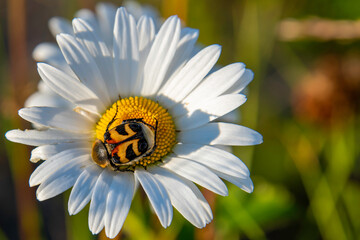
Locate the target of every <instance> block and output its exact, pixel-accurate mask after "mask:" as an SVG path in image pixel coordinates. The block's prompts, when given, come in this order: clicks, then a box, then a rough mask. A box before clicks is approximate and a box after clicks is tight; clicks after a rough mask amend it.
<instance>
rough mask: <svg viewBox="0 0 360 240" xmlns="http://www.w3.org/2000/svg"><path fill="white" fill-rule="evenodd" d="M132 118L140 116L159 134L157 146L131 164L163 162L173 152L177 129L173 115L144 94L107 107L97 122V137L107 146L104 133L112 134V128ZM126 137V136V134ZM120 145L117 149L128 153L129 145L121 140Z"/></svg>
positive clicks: (155, 133)
mask: <svg viewBox="0 0 360 240" xmlns="http://www.w3.org/2000/svg"><path fill="white" fill-rule="evenodd" d="M129 119H137V120H139V119H141V120H140V121H141V122H142V123H143V124H145V125H146V126H150V128H149V129H151V131H152V132H153V135H154V136H156V139H155V145H154V146H155V148H154V150H153V151H152V152H151V154H150V155H148V156H146V155H144V156H143V157H140V158H137V160H136V161H134V163H133V164H132V165H135V166H136V165H141V166H144V167H145V166H147V165H149V164H153V163H156V162H158V161H161V160H162V159H163V158H164V157H165V156H166V155H167V154H169V153H170V152H171V149H172V147H173V146H174V145H175V142H176V131H175V125H174V122H173V120H172V118H171V116H170V114H169V113H168V111H167V110H166V109H165V108H163V107H162V106H160V105H159V104H158V103H156V102H154V101H152V100H150V99H147V98H143V97H129V98H124V99H121V100H118V101H117V102H115V103H114V104H113V105H112V106H111V107H110V108H109V109H108V110H106V112H105V113H104V114H103V115H102V117H101V119H100V120H99V121H98V123H97V125H96V138H97V139H99V140H101V141H102V142H103V143H105V145H106V139H104V134H105V133H107V134H109V131H110V133H111V130H112V129H115V128H116V127H118V126H119V125H121V124H124V123H126V120H129ZM124 121H125V122H124ZM111 122H112V123H111ZM109 124H110V125H109ZM124 129H125V131H129V132H131V129H130V128H126V126H125V128H124ZM116 134H117V133H116ZM130 135H131V134H130ZM130 135H129V137H130ZM124 136H125V137H126V136H127V135H124ZM121 137H123V136H121ZM104 141H105V142H104ZM135 142H136V141H135ZM135 142H134V144H135ZM122 145H123V147H122ZM118 146H119V148H117V150H116V151H123V154H125V151H126V147H128V146H129V144H128V143H127V144H121V143H120V144H119V145H118ZM108 149H109V148H108ZM108 151H109V150H108ZM135 152H136V153H137V155H139V156H141V155H140V154H139V152H138V151H137V150H135ZM109 154H111V153H109ZM120 154H121V153H119V155H120ZM124 156H125V155H124ZM109 161H110V159H109ZM130 162H131V161H129V163H130ZM135 166H132V169H134V167H135ZM132 169H130V170H132Z"/></svg>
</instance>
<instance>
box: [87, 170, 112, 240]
mask: <svg viewBox="0 0 360 240" xmlns="http://www.w3.org/2000/svg"><path fill="white" fill-rule="evenodd" d="M113 178H114V174H113V173H111V172H109V170H108V169H104V170H103V171H102V173H101V175H100V177H99V178H98V180H97V181H96V184H95V188H94V190H93V194H92V196H91V202H90V210H89V229H90V231H91V232H92V233H93V234H98V233H99V232H100V231H101V229H102V228H103V227H104V216H105V209H106V199H107V198H108V194H109V189H110V185H111V183H112V181H113Z"/></svg>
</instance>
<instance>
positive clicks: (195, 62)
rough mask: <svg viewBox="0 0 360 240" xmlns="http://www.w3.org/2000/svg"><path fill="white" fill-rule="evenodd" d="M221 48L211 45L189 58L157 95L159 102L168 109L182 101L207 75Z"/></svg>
mask: <svg viewBox="0 0 360 240" xmlns="http://www.w3.org/2000/svg"><path fill="white" fill-rule="evenodd" d="M220 53H221V47H220V46H219V45H211V46H209V47H207V48H204V49H203V50H201V51H200V52H199V53H198V54H196V55H195V56H194V57H193V58H191V59H190V60H189V61H188V62H187V63H186V64H185V66H184V67H183V68H182V69H181V70H180V71H179V72H178V73H177V74H176V75H175V76H174V77H173V78H172V79H169V80H168V81H167V82H166V84H165V85H164V87H163V88H161V90H160V92H159V94H160V95H164V97H161V98H160V99H161V102H162V103H163V104H165V105H167V106H168V107H171V106H173V105H174V104H175V103H176V102H179V101H181V100H183V99H184V97H186V96H187V95H188V94H189V93H190V92H191V91H192V90H193V89H194V87H196V86H197V85H198V84H199V83H200V81H201V80H202V79H203V78H204V77H205V76H206V74H208V73H209V71H210V70H211V68H212V67H213V66H214V65H215V63H216V62H217V60H218V59H219V57H220Z"/></svg>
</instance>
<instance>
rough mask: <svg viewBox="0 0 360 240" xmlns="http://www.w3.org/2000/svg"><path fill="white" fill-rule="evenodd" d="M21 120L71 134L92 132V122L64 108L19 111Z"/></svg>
mask: <svg viewBox="0 0 360 240" xmlns="http://www.w3.org/2000/svg"><path fill="white" fill-rule="evenodd" d="M19 115H20V117H22V118H23V119H25V120H27V121H29V122H32V123H37V124H41V125H44V126H47V127H51V128H56V129H61V130H65V131H72V132H85V133H87V132H92V131H93V129H92V127H93V125H94V122H91V121H89V119H88V118H85V117H84V116H82V115H81V114H79V113H76V112H74V111H71V110H69V109H66V108H53V107H31V108H22V109H20V110H19Z"/></svg>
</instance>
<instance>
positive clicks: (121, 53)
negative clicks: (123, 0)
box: [113, 8, 139, 97]
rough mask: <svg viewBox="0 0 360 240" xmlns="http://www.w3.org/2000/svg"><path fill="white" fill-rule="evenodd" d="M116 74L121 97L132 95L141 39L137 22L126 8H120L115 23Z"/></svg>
mask: <svg viewBox="0 0 360 240" xmlns="http://www.w3.org/2000/svg"><path fill="white" fill-rule="evenodd" d="M113 44H114V45H113V49H114V76H115V79H116V83H117V84H118V85H117V87H118V92H119V94H120V96H121V97H128V96H130V95H132V90H133V89H134V86H135V84H136V79H137V76H138V75H137V74H138V64H139V40H138V34H137V28H136V22H135V19H134V17H133V16H132V15H129V14H128V13H127V11H126V9H125V8H119V9H118V10H117V13H116V18H115V25H114V40H113Z"/></svg>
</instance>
